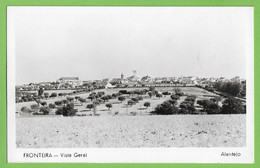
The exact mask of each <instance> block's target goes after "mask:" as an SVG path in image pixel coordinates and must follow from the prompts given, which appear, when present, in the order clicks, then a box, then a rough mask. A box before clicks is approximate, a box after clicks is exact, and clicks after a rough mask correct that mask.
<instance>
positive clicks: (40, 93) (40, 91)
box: [38, 87, 44, 96]
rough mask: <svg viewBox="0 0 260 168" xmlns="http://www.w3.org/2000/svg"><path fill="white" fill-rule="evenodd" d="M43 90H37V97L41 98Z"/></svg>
mask: <svg viewBox="0 0 260 168" xmlns="http://www.w3.org/2000/svg"><path fill="white" fill-rule="evenodd" d="M43 92H44V90H43V88H42V87H40V89H39V90H38V96H42V94H43Z"/></svg>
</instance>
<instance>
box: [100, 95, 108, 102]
mask: <svg viewBox="0 0 260 168" xmlns="http://www.w3.org/2000/svg"><path fill="white" fill-rule="evenodd" d="M101 99H102V100H103V101H104V102H106V101H108V100H109V98H108V96H102V97H101Z"/></svg>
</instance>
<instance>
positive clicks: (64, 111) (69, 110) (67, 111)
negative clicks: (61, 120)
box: [55, 103, 77, 116]
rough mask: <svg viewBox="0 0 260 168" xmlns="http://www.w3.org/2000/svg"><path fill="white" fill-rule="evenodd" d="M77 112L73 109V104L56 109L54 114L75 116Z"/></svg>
mask: <svg viewBox="0 0 260 168" xmlns="http://www.w3.org/2000/svg"><path fill="white" fill-rule="evenodd" d="M76 112H77V110H76V109H74V104H73V103H69V104H67V105H66V106H63V107H61V108H58V109H57V110H56V112H55V113H56V114H57V115H58V114H62V115H63V116H74V115H75V114H76Z"/></svg>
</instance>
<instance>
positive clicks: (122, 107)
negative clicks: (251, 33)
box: [16, 87, 217, 115]
mask: <svg viewBox="0 0 260 168" xmlns="http://www.w3.org/2000/svg"><path fill="white" fill-rule="evenodd" d="M136 89H139V90H141V89H148V88H115V89H101V90H97V91H96V92H105V94H106V95H111V94H113V93H117V92H118V91H119V90H128V91H131V90H136ZM180 89H181V91H182V92H184V93H185V94H186V95H196V96H197V100H199V99H204V98H209V97H211V96H217V95H216V94H214V93H211V92H208V91H206V90H204V89H201V88H197V87H180ZM156 90H158V91H161V92H163V91H169V92H171V93H173V92H174V87H156ZM89 94H90V93H81V94H77V96H80V97H83V98H87V97H88V96H89ZM124 96H126V100H125V101H124V102H122V103H121V102H120V101H118V100H117V99H111V100H109V101H108V102H106V103H111V104H112V105H113V107H112V109H110V110H108V109H107V107H105V104H106V103H105V104H101V105H99V106H97V113H98V114H101V115H107V114H114V113H119V115H121V114H129V113H130V112H136V113H138V114H141V115H143V114H148V112H151V111H152V110H153V109H154V108H155V107H156V106H157V105H158V104H161V103H162V102H164V101H165V100H169V99H170V96H166V97H165V96H163V97H162V98H160V99H159V98H157V97H155V96H153V97H152V98H150V97H149V96H148V95H145V96H144V99H143V100H141V101H139V103H136V104H135V105H133V106H131V107H130V106H127V101H128V100H129V99H130V98H131V97H130V96H128V95H124ZM207 96H208V97H207ZM71 97H73V96H71ZM133 97H135V96H133ZM62 99H66V97H57V98H51V99H46V100H45V99H44V101H46V102H47V103H48V104H49V103H54V102H55V101H57V100H62ZM184 99H185V96H183V97H181V99H180V100H178V103H180V102H182V101H183V100H184ZM146 101H148V102H150V103H151V107H149V108H148V109H146V108H144V106H143V104H144V102H146ZM74 103H75V105H76V106H75V108H76V109H78V111H79V114H81V113H84V114H86V115H90V114H92V113H93V112H92V111H90V110H88V109H86V105H87V104H89V103H91V102H90V100H89V99H87V102H86V103H84V104H83V105H81V104H80V103H78V102H74ZM32 104H35V102H34V101H32V102H22V103H16V111H20V109H21V108H22V107H23V106H26V107H28V108H30V106H31V105H32ZM195 105H196V104H195ZM53 113H54V111H53Z"/></svg>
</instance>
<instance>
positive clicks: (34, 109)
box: [31, 104, 39, 113]
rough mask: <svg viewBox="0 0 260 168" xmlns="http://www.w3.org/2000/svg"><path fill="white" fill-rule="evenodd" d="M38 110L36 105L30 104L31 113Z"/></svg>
mask: <svg viewBox="0 0 260 168" xmlns="http://www.w3.org/2000/svg"><path fill="white" fill-rule="evenodd" d="M38 110H39V105H38V104H32V105H31V111H32V112H34V113H37V112H38Z"/></svg>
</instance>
